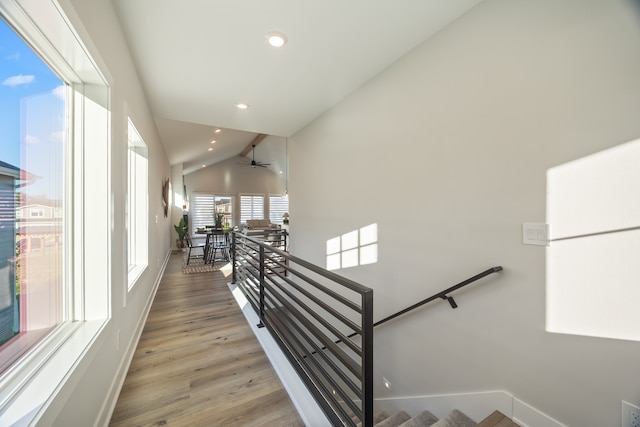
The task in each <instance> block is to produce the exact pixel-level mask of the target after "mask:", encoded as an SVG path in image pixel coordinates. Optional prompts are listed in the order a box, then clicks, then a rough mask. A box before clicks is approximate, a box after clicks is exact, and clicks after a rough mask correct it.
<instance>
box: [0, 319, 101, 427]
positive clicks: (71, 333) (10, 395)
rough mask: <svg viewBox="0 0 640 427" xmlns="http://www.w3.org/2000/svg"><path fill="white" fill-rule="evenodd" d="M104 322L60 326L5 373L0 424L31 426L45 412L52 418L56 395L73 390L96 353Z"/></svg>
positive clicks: (0, 401) (74, 323)
mask: <svg viewBox="0 0 640 427" xmlns="http://www.w3.org/2000/svg"><path fill="white" fill-rule="evenodd" d="M105 325H106V321H105V319H101V320H96V321H90V322H73V323H67V324H64V325H61V326H60V327H59V328H58V329H57V330H56V331H55V332H53V333H52V334H51V336H50V337H49V338H48V339H47V340H46V342H44V343H43V344H42V346H41V347H40V348H38V349H35V350H34V351H33V352H32V354H31V355H30V356H28V357H27V358H26V359H25V360H23V361H22V362H19V363H18V364H17V365H16V366H14V367H13V368H12V369H11V370H10V371H8V372H6V373H5V375H4V378H3V379H2V380H1V381H0V390H2V391H1V392H0V425H11V426H22V425H24V426H26V425H32V424H33V423H34V422H36V421H38V420H41V419H43V417H45V414H46V418H51V419H52V420H53V419H55V417H56V416H57V412H56V411H55V408H54V406H55V400H56V398H58V397H61V396H63V395H64V394H65V392H66V393H69V392H70V391H71V390H72V389H73V385H74V384H75V383H76V382H77V381H78V380H79V379H80V378H81V377H82V374H83V373H84V370H85V369H86V368H87V366H88V364H89V363H90V361H91V360H92V359H93V358H94V357H95V355H97V350H96V348H98V347H99V346H96V345H93V344H95V342H96V341H97V339H98V338H99V337H100V332H101V331H102V330H103V328H104V326H105ZM63 400H66V399H64V398H63ZM50 408H52V410H53V412H55V413H51V412H49V409H50Z"/></svg>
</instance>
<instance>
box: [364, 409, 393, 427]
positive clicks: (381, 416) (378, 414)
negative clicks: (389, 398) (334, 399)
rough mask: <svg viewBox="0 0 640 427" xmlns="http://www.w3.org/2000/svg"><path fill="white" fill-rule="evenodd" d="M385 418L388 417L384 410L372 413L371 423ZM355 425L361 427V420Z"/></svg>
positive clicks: (376, 422)
mask: <svg viewBox="0 0 640 427" xmlns="http://www.w3.org/2000/svg"><path fill="white" fill-rule="evenodd" d="M387 418H389V414H387V413H386V412H384V411H380V412H376V413H375V414H373V425H376V424H378V423H379V422H381V421H384V420H386V419H387ZM356 425H357V426H358V427H362V422H359V423H358V424H356Z"/></svg>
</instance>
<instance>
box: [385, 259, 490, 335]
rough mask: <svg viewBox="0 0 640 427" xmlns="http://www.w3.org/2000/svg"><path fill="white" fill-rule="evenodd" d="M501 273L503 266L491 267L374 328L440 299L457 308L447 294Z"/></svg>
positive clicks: (386, 319) (386, 318)
mask: <svg viewBox="0 0 640 427" xmlns="http://www.w3.org/2000/svg"><path fill="white" fill-rule="evenodd" d="M499 271H502V267H501V266H496V267H491V268H490V269H488V270H485V271H483V272H482V273H480V274H476V275H475V276H473V277H470V278H468V279H467V280H464V281H462V282H460V283H458V284H457V285H454V286H452V287H450V288H447V289H445V290H444V291H442V292H438V293H437V294H435V295H432V296H430V297H429V298H426V299H423V300H422V301H420V302H417V303H415V304H413V305H412V306H411V307H407V308H405V309H404V310H400V311H398V312H397V313H394V314H392V315H390V316H387V317H385V318H384V319H382V320H378V321H377V322H375V323H374V324H373V326H374V327H376V326H378V325H382V324H383V323H386V322H388V321H390V320H393V319H395V318H396V317H399V316H402V315H403V314H406V313H408V312H410V311H412V310H415V309H416V308H418V307H422V306H423V305H425V304H427V303H430V302H431V301H433V300H436V299H438V298H441V299H445V300H447V301H448V302H449V304H450V305H451V308H457V307H458V304H456V302H455V300H454V299H453V297H451V296H448V295H447V294H449V293H451V292H453V291H455V290H458V289H460V288H462V287H465V286H467V285H469V284H471V283H473V282H475V281H477V280H480V279H482V278H483V277H486V276H488V275H490V274H493V273H497V272H499Z"/></svg>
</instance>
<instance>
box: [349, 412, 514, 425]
mask: <svg viewBox="0 0 640 427" xmlns="http://www.w3.org/2000/svg"><path fill="white" fill-rule="evenodd" d="M373 419H374V427H520V426H519V425H518V424H516V423H514V422H513V421H512V420H511V419H509V418H508V417H507V416H506V415H504V414H503V413H502V412H500V411H494V412H493V413H492V414H491V415H489V416H488V417H486V418H485V419H484V420H482V421H481V422H480V423H476V422H475V421H474V420H472V419H471V418H469V417H468V416H466V415H465V414H463V413H462V412H460V411H458V410H457V409H454V410H453V411H451V412H450V413H449V415H447V416H446V417H444V418H442V419H440V420H439V419H438V417H436V416H435V415H433V414H432V413H431V412H429V411H422V412H420V413H419V414H418V415H416V416H415V417H411V415H409V414H407V413H406V412H405V411H400V412H398V413H396V414H394V415H391V416H390V415H389V414H387V413H386V412H384V411H381V412H376V413H375V415H374V417H373ZM358 426H360V424H358Z"/></svg>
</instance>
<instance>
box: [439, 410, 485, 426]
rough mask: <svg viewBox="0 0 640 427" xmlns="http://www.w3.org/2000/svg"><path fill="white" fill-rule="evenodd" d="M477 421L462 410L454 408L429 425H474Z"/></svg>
mask: <svg viewBox="0 0 640 427" xmlns="http://www.w3.org/2000/svg"><path fill="white" fill-rule="evenodd" d="M476 426H477V423H476V422H475V421H473V420H472V419H471V418H469V417H467V416H466V415H465V414H463V413H462V412H460V411H458V410H457V409H454V410H453V411H451V412H449V415H447V416H446V417H444V418H443V419H441V420H440V421H438V422H436V423H435V424H432V425H431V427H476Z"/></svg>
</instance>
